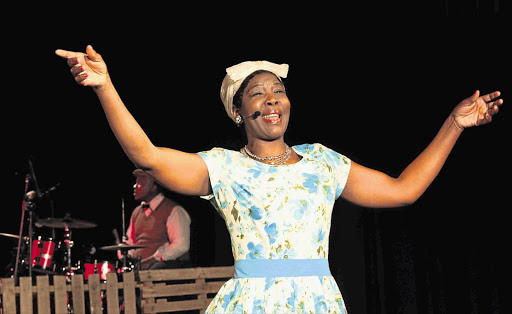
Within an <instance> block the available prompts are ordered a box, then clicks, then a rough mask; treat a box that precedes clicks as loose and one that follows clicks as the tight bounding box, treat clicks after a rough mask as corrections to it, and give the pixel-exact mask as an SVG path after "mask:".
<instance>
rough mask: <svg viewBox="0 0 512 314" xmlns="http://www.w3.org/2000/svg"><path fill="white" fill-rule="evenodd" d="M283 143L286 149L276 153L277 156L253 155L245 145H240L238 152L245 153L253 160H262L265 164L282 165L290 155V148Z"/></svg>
mask: <svg viewBox="0 0 512 314" xmlns="http://www.w3.org/2000/svg"><path fill="white" fill-rule="evenodd" d="M285 145H286V150H285V151H284V153H282V154H280V155H277V156H268V157H260V156H258V155H255V154H254V153H253V152H251V151H250V150H249V148H247V145H245V146H244V147H242V148H241V149H240V152H241V153H242V154H243V155H245V156H247V157H249V158H252V159H254V160H257V161H260V162H263V163H266V164H270V165H272V166H279V165H283V164H284V163H286V162H287V161H288V159H290V156H291V155H292V150H291V149H290V146H288V145H287V144H285Z"/></svg>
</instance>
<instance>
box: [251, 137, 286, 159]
mask: <svg viewBox="0 0 512 314" xmlns="http://www.w3.org/2000/svg"><path fill="white" fill-rule="evenodd" d="M247 148H248V149H249V150H250V151H251V152H252V153H253V154H255V155H256V156H259V157H271V156H278V155H281V154H282V153H284V152H285V151H286V144H285V142H284V139H283V138H280V139H277V140H274V141H264V140H258V139H255V140H249V141H248V143H247Z"/></svg>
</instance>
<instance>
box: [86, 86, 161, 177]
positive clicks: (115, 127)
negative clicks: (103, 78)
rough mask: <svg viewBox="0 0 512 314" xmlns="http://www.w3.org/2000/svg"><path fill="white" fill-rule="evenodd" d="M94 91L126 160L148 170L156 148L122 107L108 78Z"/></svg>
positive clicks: (122, 104)
mask: <svg viewBox="0 0 512 314" xmlns="http://www.w3.org/2000/svg"><path fill="white" fill-rule="evenodd" d="M94 91H95V92H96V95H97V96H98V99H99V100H100V102H101V105H102V107H103V110H104V112H105V116H106V117H107V120H108V123H109V125H110V128H111V129H112V131H113V132H114V135H115V137H116V138H117V140H118V141H119V143H120V144H121V147H122V148H123V150H124V152H125V153H126V155H127V156H128V158H129V159H130V160H131V161H132V162H133V163H134V164H135V165H136V166H137V167H139V168H142V169H145V168H148V167H149V166H150V157H151V156H152V155H153V154H152V151H153V150H154V149H156V148H155V146H154V145H153V144H152V143H151V140H150V139H149V138H148V137H147V135H146V133H145V132H144V130H143V129H142V128H141V127H140V125H139V124H138V123H137V121H136V120H135V118H134V117H133V116H132V114H131V113H130V112H129V111H128V109H127V108H126V106H125V105H124V103H123V101H122V100H121V97H120V96H119V94H118V93H117V91H116V89H115V87H114V85H113V84H112V81H111V79H110V77H109V78H108V79H107V82H106V84H105V85H103V86H100V87H94Z"/></svg>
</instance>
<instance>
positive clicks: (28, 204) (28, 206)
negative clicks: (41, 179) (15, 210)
mask: <svg viewBox="0 0 512 314" xmlns="http://www.w3.org/2000/svg"><path fill="white" fill-rule="evenodd" d="M30 179H31V176H30V174H27V175H26V176H25V191H24V193H23V202H22V203H21V222H20V231H19V237H18V248H17V250H16V264H15V265H14V282H15V284H18V277H19V271H20V270H19V264H20V255H21V242H22V241H23V229H24V228H23V227H24V224H25V211H26V210H28V211H29V234H28V236H29V261H28V262H29V263H28V272H29V276H32V211H33V209H34V208H35V203H34V202H33V200H34V197H33V196H32V197H29V195H28V194H29V193H27V192H28V184H29V182H30Z"/></svg>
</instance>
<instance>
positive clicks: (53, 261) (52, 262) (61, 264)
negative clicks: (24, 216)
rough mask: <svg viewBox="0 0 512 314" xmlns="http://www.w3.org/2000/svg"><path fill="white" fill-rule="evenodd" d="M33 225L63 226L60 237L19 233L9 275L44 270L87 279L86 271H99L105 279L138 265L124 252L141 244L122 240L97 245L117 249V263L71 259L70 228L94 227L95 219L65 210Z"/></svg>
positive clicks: (43, 271)
mask: <svg viewBox="0 0 512 314" xmlns="http://www.w3.org/2000/svg"><path fill="white" fill-rule="evenodd" d="M35 226H37V227H46V228H58V229H63V230H64V236H63V240H62V241H57V239H55V238H52V237H44V236H37V237H34V238H33V239H32V240H30V237H29V236H24V237H22V239H21V241H18V242H19V243H20V245H19V246H18V254H17V261H18V264H19V265H18V267H14V269H13V275H14V277H15V278H17V275H18V276H19V275H23V276H25V275H28V276H32V274H35V275H38V274H43V275H44V274H46V275H64V276H66V278H68V279H69V280H70V279H71V276H73V275H74V274H83V275H84V279H85V280H87V279H88V278H89V275H92V274H99V275H100V280H106V279H107V273H118V274H120V273H123V272H128V271H134V270H137V269H138V268H139V263H140V261H138V260H132V259H129V258H128V257H127V253H128V251H129V250H132V249H139V248H144V246H142V245H130V244H126V243H124V242H121V243H118V244H114V245H108V246H103V247H100V248H99V249H100V250H103V251H111V252H117V251H120V252H121V254H122V255H123V259H122V260H121V261H119V262H117V263H115V262H112V261H110V260H100V261H98V260H96V259H95V260H94V261H91V260H85V261H84V260H77V261H75V262H73V259H72V256H71V252H72V250H71V248H72V247H73V246H74V241H73V240H72V238H71V234H72V232H71V231H72V229H86V228H94V227H96V226H97V225H96V223H94V222H91V221H87V220H82V219H77V218H72V217H71V216H70V215H68V214H66V215H65V216H64V217H63V218H45V219H39V220H37V221H36V222H35ZM0 236H2V237H7V238H11V239H18V240H19V239H20V237H19V236H18V235H14V234H9V233H0Z"/></svg>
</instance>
